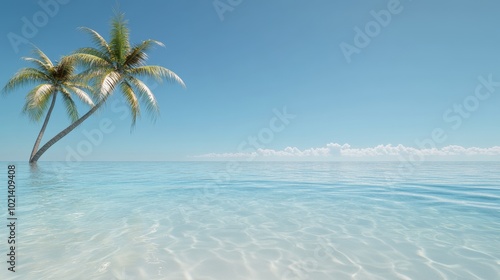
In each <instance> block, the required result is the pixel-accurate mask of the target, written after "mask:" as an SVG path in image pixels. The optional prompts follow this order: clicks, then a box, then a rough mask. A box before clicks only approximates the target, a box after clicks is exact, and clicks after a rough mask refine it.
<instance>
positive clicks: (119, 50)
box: [110, 13, 130, 65]
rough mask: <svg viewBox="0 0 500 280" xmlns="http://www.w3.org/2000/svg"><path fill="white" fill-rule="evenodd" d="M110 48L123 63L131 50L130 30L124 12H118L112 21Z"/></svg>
mask: <svg viewBox="0 0 500 280" xmlns="http://www.w3.org/2000/svg"><path fill="white" fill-rule="evenodd" d="M110 48H111V52H112V53H113V55H114V56H115V58H116V61H117V62H118V63H119V64H120V65H123V64H124V62H125V59H126V56H127V53H129V50H130V42H129V30H128V28H127V21H126V20H125V17H124V14H123V13H119V14H117V15H116V16H115V17H114V18H113V20H112V22H111V41H110Z"/></svg>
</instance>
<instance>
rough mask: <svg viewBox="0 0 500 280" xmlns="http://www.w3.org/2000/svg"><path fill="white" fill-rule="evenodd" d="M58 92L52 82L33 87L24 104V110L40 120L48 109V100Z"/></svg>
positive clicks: (32, 117)
mask: <svg viewBox="0 0 500 280" xmlns="http://www.w3.org/2000/svg"><path fill="white" fill-rule="evenodd" d="M53 94H56V92H55V90H54V87H53V86H52V85H51V84H41V85H38V86H36V87H35V88H33V89H32V90H31V91H30V92H28V95H26V101H25V103H24V106H23V112H24V113H25V114H26V115H28V117H29V118H30V119H31V120H33V121H39V120H40V119H41V118H42V116H43V114H44V112H45V110H46V109H47V104H48V100H49V99H50V97H51V96H53Z"/></svg>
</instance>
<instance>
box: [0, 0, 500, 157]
mask: <svg viewBox="0 0 500 280" xmlns="http://www.w3.org/2000/svg"><path fill="white" fill-rule="evenodd" d="M118 2H119V6H120V9H121V11H123V12H125V14H126V18H127V19H128V20H129V27H130V30H131V39H132V42H139V41H141V40H144V39H149V38H151V39H156V40H159V41H162V42H163V43H165V45H166V48H156V49H154V50H153V51H152V52H151V53H150V60H149V63H150V64H157V65H162V66H165V67H167V68H169V69H171V70H173V71H175V72H176V73H177V74H178V75H179V76H181V77H182V79H183V80H184V81H185V82H186V85H187V88H186V89H183V88H182V87H180V86H177V85H171V84H168V83H165V84H161V85H157V84H155V83H154V82H151V81H150V83H149V84H150V85H151V87H152V88H153V89H154V90H153V91H154V93H155V94H156V96H157V99H158V103H159V105H160V109H161V117H160V118H159V119H157V120H156V122H154V123H153V122H152V121H151V119H150V118H149V117H148V116H147V115H146V114H143V116H142V117H141V119H140V120H138V122H137V125H136V127H135V129H134V130H133V131H131V129H130V124H131V121H130V118H129V117H128V116H127V115H126V114H124V111H123V110H122V109H123V106H124V104H123V103H122V101H121V99H120V95H119V93H116V94H115V95H114V96H113V98H112V99H111V100H109V103H108V104H107V106H106V107H105V108H104V109H103V110H101V111H100V112H99V113H98V114H97V115H95V116H93V117H92V118H90V119H88V120H87V121H86V122H85V123H84V124H82V125H81V127H79V128H78V129H77V130H75V131H73V132H72V133H71V134H70V135H68V136H67V137H66V138H64V139H63V140H61V141H60V142H59V143H57V144H56V145H54V146H53V147H52V148H51V149H50V150H49V151H48V152H47V153H46V154H45V155H44V156H43V157H42V158H41V160H65V159H67V158H68V157H69V158H70V159H73V160H74V158H75V157H79V160H89V161H90V160H205V159H209V160H210V159H216V160H220V159H238V158H244V157H248V156H252V157H253V158H260V159H275V158H278V159H299V160H300V159H320V160H321V159H326V160H335V159H340V158H346V159H382V158H387V157H389V158H391V157H392V158H395V156H397V155H401V154H403V155H406V156H408V154H411V153H412V152H415V151H417V152H418V151H423V152H422V154H423V155H425V156H426V157H428V158H431V159H434V158H446V159H496V160H498V159H500V148H499V147H498V145H499V143H500V129H499V127H500V110H499V108H500V86H498V83H497V82H496V81H499V82H500V51H499V50H500V32H499V31H498V26H500V18H499V17H498V15H497V11H499V10H500V2H498V1H493V0H487V1H481V2H477V1H439V3H436V2H435V1H409V0H401V1H395V0H390V1H327V0H316V1H284V0H281V1H249V0H242V1H236V0H235V1H226V0H220V1H180V0H175V1H160V0H155V1H153V0H148V1H141V2H139V1H118ZM116 3H117V1H115V0H113V1H102V0H99V1H98V0H90V1H79V0H65V1H63V0H60V1H59V2H56V0H41V1H6V2H4V3H2V5H3V7H2V9H1V11H0V18H1V21H2V24H1V25H0V34H1V35H2V37H1V40H0V44H1V49H2V52H1V54H0V55H1V56H2V57H1V61H2V67H1V69H0V83H1V84H2V86H3V85H5V83H6V82H7V81H8V79H9V78H10V77H11V76H12V75H13V74H14V73H15V72H16V71H17V70H18V69H20V68H22V67H25V66H27V65H28V64H26V63H25V62H24V61H22V60H21V59H20V58H21V57H22V56H29V55H30V51H31V46H30V45H29V44H24V43H17V44H16V43H13V42H12V36H14V35H13V34H15V36H19V37H23V38H25V39H26V40H29V41H30V42H31V43H33V44H35V45H36V46H37V47H39V48H40V49H42V50H43V51H44V52H46V54H47V55H48V56H49V57H50V58H52V59H53V60H57V59H58V58H59V57H60V56H61V55H64V54H68V53H70V52H71V51H73V50H75V49H77V48H79V47H82V46H89V45H91V42H90V40H89V38H88V36H86V34H84V33H82V32H80V31H78V30H77V28H78V27H80V26H86V27H90V28H92V29H95V30H96V31H98V32H99V33H101V34H102V35H104V36H105V37H106V38H107V37H108V32H109V22H110V18H111V17H112V15H113V8H114V7H116ZM47 5H48V6H47ZM231 5H232V6H231ZM44 7H45V9H44ZM47 7H48V8H47ZM56 7H57V8H56ZM388 15H390V18H389V17H388ZM26 21H28V22H29V24H33V25H34V26H35V27H36V29H37V30H36V31H33V30H28V31H31V33H29V32H28V31H27V28H26V27H24V26H25V25H26ZM35 24H37V25H35ZM23 28H24V33H23ZM9 34H10V35H9ZM26 35H28V36H26ZM28 37H30V38H28ZM16 38H18V37H16ZM481 77H482V78H481ZM478 88H479V89H478ZM27 91H28V88H26V89H23V90H19V91H17V92H14V93H11V94H9V95H6V96H1V97H0V125H1V126H0V129H1V130H2V133H1V135H2V137H0V160H27V159H28V157H29V154H30V152H31V148H32V145H33V143H34V140H35V138H36V136H37V134H38V132H39V129H40V127H41V123H33V122H31V121H29V119H28V118H27V117H26V116H23V115H22V114H21V109H22V106H23V101H24V99H23V98H24V95H25V94H26V92H27ZM58 105H59V106H57V109H56V111H55V112H54V114H53V116H52V118H51V122H50V123H49V127H48V129H47V131H46V134H45V137H44V140H45V141H47V140H48V139H50V137H51V136H53V135H55V134H56V133H57V132H59V131H60V130H62V129H63V128H64V127H66V126H67V125H69V120H68V118H67V117H66V116H65V114H64V110H63V109H62V106H60V105H62V104H58ZM86 110H87V108H86V107H85V106H84V105H81V107H80V113H81V114H83V113H84V112H86ZM286 115H288V118H287V117H286ZM284 116H285V117H284ZM292 116H293V117H292ZM103 119H104V120H105V121H109V122H111V126H112V128H113V129H112V131H111V132H107V133H103V137H102V138H95V139H94V141H93V143H92V139H89V138H88V137H87V136H86V135H89V134H91V135H94V136H95V135H96V134H95V133H94V134H92V132H95V131H96V130H99V129H100V128H99V124H100V122H102V121H103ZM101 132H102V131H101ZM252 139H254V140H253V141H252ZM85 141H86V144H82V143H83V142H85ZM88 143H90V144H91V145H90V149H89V146H88V145H87V144H88ZM79 145H80V146H79ZM398 145H399V146H398ZM434 147H435V149H432V148H434ZM79 148H80V150H81V151H84V152H83V153H79V152H78V149H79ZM73 152H75V153H77V154H78V155H77V156H75V155H74V154H72V153H73ZM70 154H72V155H70Z"/></svg>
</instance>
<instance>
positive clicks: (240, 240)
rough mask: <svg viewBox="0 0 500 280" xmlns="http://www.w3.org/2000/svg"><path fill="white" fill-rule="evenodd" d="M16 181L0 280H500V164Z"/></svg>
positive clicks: (123, 170) (70, 170) (220, 166)
mask: <svg viewBox="0 0 500 280" xmlns="http://www.w3.org/2000/svg"><path fill="white" fill-rule="evenodd" d="M0 168H1V169H3V170H4V171H1V169H0V172H1V173H5V174H7V163H5V162H4V163H2V165H0ZM16 170H17V174H16V175H17V177H16V179H17V180H16V185H17V188H16V195H17V201H16V202H17V209H16V210H17V211H16V216H17V218H18V220H17V227H16V231H17V232H16V245H17V247H16V250H17V251H16V254H17V263H16V272H15V273H11V272H9V271H7V267H8V265H7V263H6V262H5V261H6V259H7V257H6V250H5V248H6V246H5V245H6V244H7V242H6V240H7V234H8V233H7V228H6V227H5V226H2V229H0V238H1V239H0V240H1V243H2V244H3V245H2V246H1V247H0V248H1V250H2V255H3V256H4V257H3V258H4V259H5V260H4V261H2V265H0V266H1V269H0V279H23V280H25V279H34V280H44V279H68V280H69V279H103V280H104V279H105V280H110V279H174V280H175V279H186V280H195V279H196V280H209V279H218V280H219V279H220V280H238V279H257V280H261V279H262V280H267V279H269V280H272V279H286V280H292V279H314V280H322V279H334V280H336V279H339V280H341V279H384V280H387V279H425V280H428V279H468V280H470V279H487V280H494V279H500V276H499V275H500V163H498V162H463V163H460V162H425V163H422V164H420V165H418V166H415V167H413V168H410V169H404V171H403V172H401V170H402V169H401V168H400V163H397V162H394V163H391V162H378V163H359V162H351V163H339V162H337V163H326V162H325V163H322V162H307V163H305V162H302V163H286V162H242V163H232V164H228V163H223V162H215V163H214V162H206V163H203V162H201V163H195V162H86V163H78V164H77V163H73V164H66V163H51V162H40V163H39V164H38V166H37V168H30V167H29V165H27V164H25V163H18V164H16ZM1 173H0V174H1ZM5 177H6V175H5V176H0V178H5ZM0 180H2V179H0ZM0 185H1V186H2V188H4V190H2V191H1V192H0V193H2V194H3V195H2V196H3V197H2V198H1V201H2V204H1V207H2V209H1V212H0V213H1V214H0V217H1V219H2V221H4V223H7V222H6V221H7V209H6V208H7V206H6V205H5V203H4V202H6V196H7V195H6V193H7V186H6V179H5V183H4V182H2V183H1V184H0Z"/></svg>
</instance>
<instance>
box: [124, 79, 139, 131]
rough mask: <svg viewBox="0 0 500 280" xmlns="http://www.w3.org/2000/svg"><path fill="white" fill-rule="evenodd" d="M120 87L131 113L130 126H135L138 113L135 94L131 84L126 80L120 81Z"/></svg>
mask: <svg viewBox="0 0 500 280" xmlns="http://www.w3.org/2000/svg"><path fill="white" fill-rule="evenodd" d="M120 89H121V91H122V93H123V96H124V97H125V100H126V101H127V103H128V104H129V108H130V114H131V115H132V127H133V126H135V122H136V120H137V117H138V116H139V115H140V108H139V102H138V100H137V96H136V95H135V92H134V90H133V88H132V86H131V85H130V84H129V83H128V82H127V81H122V82H121V83H120Z"/></svg>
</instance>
